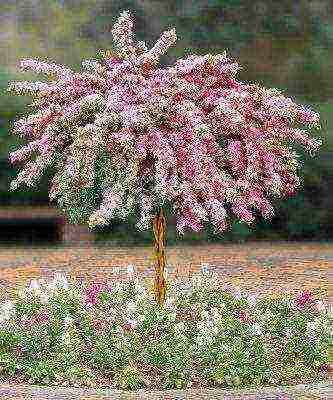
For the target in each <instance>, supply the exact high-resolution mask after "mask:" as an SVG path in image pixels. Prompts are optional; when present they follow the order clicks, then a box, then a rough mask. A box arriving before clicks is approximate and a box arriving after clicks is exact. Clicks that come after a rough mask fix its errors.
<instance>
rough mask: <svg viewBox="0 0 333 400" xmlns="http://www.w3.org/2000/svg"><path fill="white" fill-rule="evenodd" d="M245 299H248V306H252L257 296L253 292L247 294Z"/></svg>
mask: <svg viewBox="0 0 333 400" xmlns="http://www.w3.org/2000/svg"><path fill="white" fill-rule="evenodd" d="M247 301H248V303H249V305H250V307H254V306H255V305H256V302H257V296H256V295H255V294H249V295H248V296H247Z"/></svg>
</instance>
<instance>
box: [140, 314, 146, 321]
mask: <svg viewBox="0 0 333 400" xmlns="http://www.w3.org/2000/svg"><path fill="white" fill-rule="evenodd" d="M144 320H145V316H144V315H143V314H140V315H139V316H138V321H139V322H143V321H144Z"/></svg>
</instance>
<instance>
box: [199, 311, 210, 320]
mask: <svg viewBox="0 0 333 400" xmlns="http://www.w3.org/2000/svg"><path fill="white" fill-rule="evenodd" d="M201 316H202V318H204V319H209V318H210V315H209V312H208V311H202V312H201Z"/></svg>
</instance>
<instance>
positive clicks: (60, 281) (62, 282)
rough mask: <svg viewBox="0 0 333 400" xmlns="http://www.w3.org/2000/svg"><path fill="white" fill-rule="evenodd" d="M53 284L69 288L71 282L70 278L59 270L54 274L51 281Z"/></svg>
mask: <svg viewBox="0 0 333 400" xmlns="http://www.w3.org/2000/svg"><path fill="white" fill-rule="evenodd" d="M51 286H52V287H59V288H62V289H68V288H69V284H68V280H67V278H66V276H65V275H63V274H61V273H59V272H56V273H55V274H54V278H53V281H52V282H51Z"/></svg>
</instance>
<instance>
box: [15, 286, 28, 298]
mask: <svg viewBox="0 0 333 400" xmlns="http://www.w3.org/2000/svg"><path fill="white" fill-rule="evenodd" d="M17 297H18V298H19V299H21V300H26V299H27V298H28V294H27V291H26V289H24V288H21V289H19V290H18V291H17Z"/></svg>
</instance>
